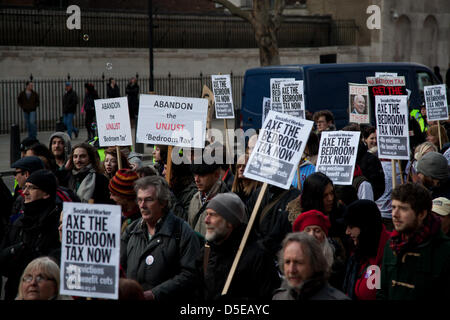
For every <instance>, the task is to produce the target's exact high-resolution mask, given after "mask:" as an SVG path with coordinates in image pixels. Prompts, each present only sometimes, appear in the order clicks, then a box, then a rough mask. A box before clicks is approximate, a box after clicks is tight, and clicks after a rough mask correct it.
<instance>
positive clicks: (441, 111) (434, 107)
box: [423, 84, 448, 121]
mask: <svg viewBox="0 0 450 320" xmlns="http://www.w3.org/2000/svg"><path fill="white" fill-rule="evenodd" d="M423 91H424V94H425V104H426V106H427V108H426V109H427V120H428V121H435V120H448V106H447V95H446V93H445V84H438V85H435V86H425V87H424V88H423Z"/></svg>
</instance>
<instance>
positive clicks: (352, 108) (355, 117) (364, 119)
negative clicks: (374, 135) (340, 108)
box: [348, 83, 370, 123]
mask: <svg viewBox="0 0 450 320" xmlns="http://www.w3.org/2000/svg"><path fill="white" fill-rule="evenodd" d="M348 91H349V96H348V113H349V122H354V123H370V115H369V110H370V108H369V88H368V86H367V84H358V83H349V84H348Z"/></svg>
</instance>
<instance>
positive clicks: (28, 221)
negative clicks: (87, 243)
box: [0, 169, 61, 300]
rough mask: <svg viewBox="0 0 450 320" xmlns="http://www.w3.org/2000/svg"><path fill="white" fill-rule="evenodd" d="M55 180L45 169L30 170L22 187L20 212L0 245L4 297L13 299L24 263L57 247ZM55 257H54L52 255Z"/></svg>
mask: <svg viewBox="0 0 450 320" xmlns="http://www.w3.org/2000/svg"><path fill="white" fill-rule="evenodd" d="M56 188H57V181H56V177H55V175H54V174H53V173H52V172H51V171H49V170H46V169H41V170H37V171H34V172H33V173H32V174H31V175H30V176H29V177H28V179H27V180H26V182H25V185H24V187H23V196H24V212H23V214H22V215H21V216H20V217H19V218H18V219H17V220H16V221H15V222H14V223H13V224H12V225H11V226H9V228H8V230H7V232H6V234H5V236H4V238H3V241H2V243H1V246H0V274H1V275H3V276H5V277H7V278H8V281H7V282H6V286H5V300H14V299H15V297H16V294H17V288H18V286H19V282H20V276H21V274H22V272H23V270H24V269H25V267H26V266H27V264H28V263H29V262H30V261H31V260H33V259H35V258H37V257H40V256H46V255H50V254H52V253H53V252H56V251H57V249H58V248H60V246H61V244H60V242H59V234H58V226H59V216H60V211H59V209H58V208H57V206H56V203H55V197H56ZM55 258H58V257H55Z"/></svg>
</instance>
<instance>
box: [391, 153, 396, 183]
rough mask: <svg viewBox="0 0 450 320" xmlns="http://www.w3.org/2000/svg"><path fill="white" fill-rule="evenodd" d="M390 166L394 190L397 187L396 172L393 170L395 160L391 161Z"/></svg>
mask: <svg viewBox="0 0 450 320" xmlns="http://www.w3.org/2000/svg"><path fill="white" fill-rule="evenodd" d="M391 166H392V189H395V187H396V186H397V183H396V182H397V170H396V169H395V160H394V159H392V160H391Z"/></svg>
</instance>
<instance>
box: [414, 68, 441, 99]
mask: <svg viewBox="0 0 450 320" xmlns="http://www.w3.org/2000/svg"><path fill="white" fill-rule="evenodd" d="M416 78H417V87H418V88H419V94H420V100H421V101H425V100H424V93H423V91H424V89H423V88H424V87H425V86H431V85H434V84H437V83H436V82H435V81H434V78H433V77H432V76H431V75H430V74H429V73H428V72H425V71H418V72H417V77H416Z"/></svg>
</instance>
